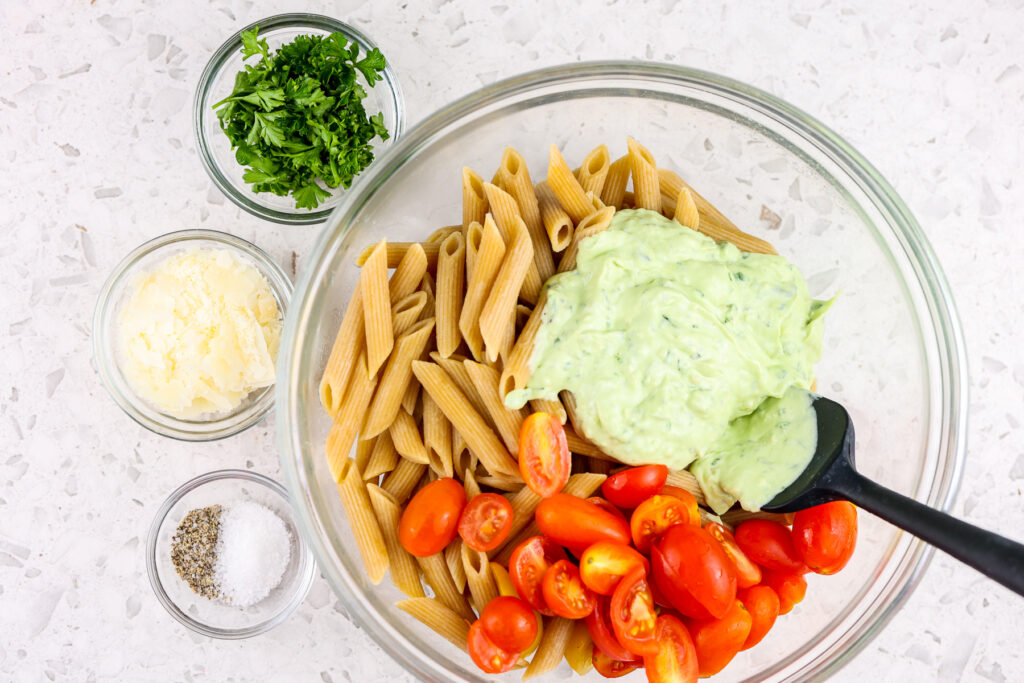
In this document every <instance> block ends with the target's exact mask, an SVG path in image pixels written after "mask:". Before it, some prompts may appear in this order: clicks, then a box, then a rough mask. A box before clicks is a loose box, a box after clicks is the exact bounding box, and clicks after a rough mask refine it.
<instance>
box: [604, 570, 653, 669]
mask: <svg viewBox="0 0 1024 683" xmlns="http://www.w3.org/2000/svg"><path fill="white" fill-rule="evenodd" d="M657 618H658V615H657V613H655V611H654V597H653V596H652V595H651V590H650V589H649V588H648V587H647V575H646V573H645V572H644V570H643V568H640V567H638V568H636V569H634V570H633V571H631V572H630V573H629V574H627V575H626V576H625V577H623V579H622V581H619V585H618V586H616V588H615V593H614V594H613V595H612V602H611V622H612V630H613V631H615V637H616V638H617V639H618V640H619V642H620V643H622V646H623V647H625V648H626V649H627V650H629V651H630V652H632V653H633V654H635V655H641V656H642V655H646V654H653V653H654V652H655V650H657V648H658V643H657V641H656V640H655V622H656V621H657Z"/></svg>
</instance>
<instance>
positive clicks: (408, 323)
mask: <svg viewBox="0 0 1024 683" xmlns="http://www.w3.org/2000/svg"><path fill="white" fill-rule="evenodd" d="M426 305H427V293H426V292H413V293H412V294H410V295H409V296H407V297H405V298H404V299H401V300H400V301H397V302H396V303H395V305H394V306H393V307H392V308H391V321H392V323H393V325H392V329H393V334H394V336H395V339H398V338H399V337H401V336H402V335H403V334H405V332H406V331H407V330H408V329H409V328H410V327H412V326H413V325H414V324H415V323H416V322H417V321H418V320H422V319H424V318H421V317H420V314H421V313H423V307H424V306H426ZM428 317H433V316H428Z"/></svg>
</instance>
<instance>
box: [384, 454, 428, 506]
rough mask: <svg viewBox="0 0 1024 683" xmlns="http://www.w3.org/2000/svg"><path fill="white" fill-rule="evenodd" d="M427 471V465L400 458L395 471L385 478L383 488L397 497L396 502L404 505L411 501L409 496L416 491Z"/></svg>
mask: <svg viewBox="0 0 1024 683" xmlns="http://www.w3.org/2000/svg"><path fill="white" fill-rule="evenodd" d="M426 471H427V466H426V465H421V464H419V463H416V462H413V461H412V460H407V459H405V458H400V459H399V461H398V464H397V465H396V466H395V469H393V470H391V472H390V473H389V474H388V475H387V476H386V477H384V482H383V483H382V484H381V488H382V489H384V490H385V491H387V492H388V493H390V494H391V495H392V496H394V497H395V502H397V503H398V504H400V505H401V504H402V503H404V502H405V501H407V500H409V496H411V495H412V492H413V491H414V490H415V489H416V485H417V484H419V482H420V479H422V478H423V474H424V473H425V472H426Z"/></svg>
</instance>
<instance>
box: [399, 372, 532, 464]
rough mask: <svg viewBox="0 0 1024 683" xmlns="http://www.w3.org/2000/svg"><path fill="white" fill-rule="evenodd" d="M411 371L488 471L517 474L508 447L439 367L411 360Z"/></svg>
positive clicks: (514, 462)
mask: <svg viewBox="0 0 1024 683" xmlns="http://www.w3.org/2000/svg"><path fill="white" fill-rule="evenodd" d="M412 371H413V373H414V374H415V375H416V377H417V378H418V379H419V381H420V384H422V385H423V388H424V390H426V392H427V393H428V394H430V397H431V398H432V399H434V402H435V403H437V405H438V407H439V408H440V409H441V411H442V412H443V413H444V414H445V417H447V418H448V420H449V421H450V422H451V423H452V426H453V427H454V428H455V429H457V430H458V431H459V434H460V435H462V437H464V438H465V440H466V443H467V444H468V445H469V447H470V448H471V449H472V450H473V452H474V453H475V454H476V456H477V457H478V458H480V462H482V463H483V465H484V467H486V468H487V471H488V472H491V473H492V474H501V475H506V476H509V477H512V478H516V477H518V476H519V466H518V464H517V463H516V461H515V460H513V458H512V456H511V455H510V454H509V452H508V449H506V448H505V446H504V445H503V444H502V443H501V441H500V440H499V439H498V437H497V436H495V434H494V432H493V431H492V430H491V429H490V427H488V426H487V423H486V422H485V421H484V419H483V418H482V417H481V416H480V413H478V412H477V411H476V410H474V409H473V407H472V406H471V405H470V403H469V399H468V398H467V397H466V395H465V394H464V393H463V392H462V391H460V390H459V388H458V386H456V384H455V382H454V381H452V378H451V377H450V376H449V375H448V373H446V372H445V371H444V369H442V368H441V366H439V365H436V364H435V363H424V362H422V361H414V362H413V368H412ZM453 457H454V454H453Z"/></svg>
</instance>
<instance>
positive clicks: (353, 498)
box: [337, 458, 389, 584]
mask: <svg viewBox="0 0 1024 683" xmlns="http://www.w3.org/2000/svg"><path fill="white" fill-rule="evenodd" d="M337 482H338V493H339V494H340V495H341V505H342V507H344V508H345V514H346V515H348V520H349V524H351V525H352V535H353V536H355V539H356V547H358V548H359V554H360V555H361V556H362V558H363V565H364V566H365V567H366V575H367V576H368V577H369V578H370V581H371V582H373V583H374V584H378V583H380V581H381V579H383V578H384V574H385V573H386V572H387V570H388V564H389V560H388V551H387V547H386V546H385V545H384V536H383V534H382V533H381V530H380V524H379V523H378V522H377V516H376V515H375V514H374V513H373V508H372V506H371V505H370V496H369V494H368V493H367V492H366V483H365V482H363V477H362V475H360V474H359V469H358V468H356V466H355V462H354V461H353V460H352V459H351V458H346V459H345V462H344V463H343V464H342V466H341V470H340V471H339V473H338V477H337Z"/></svg>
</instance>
